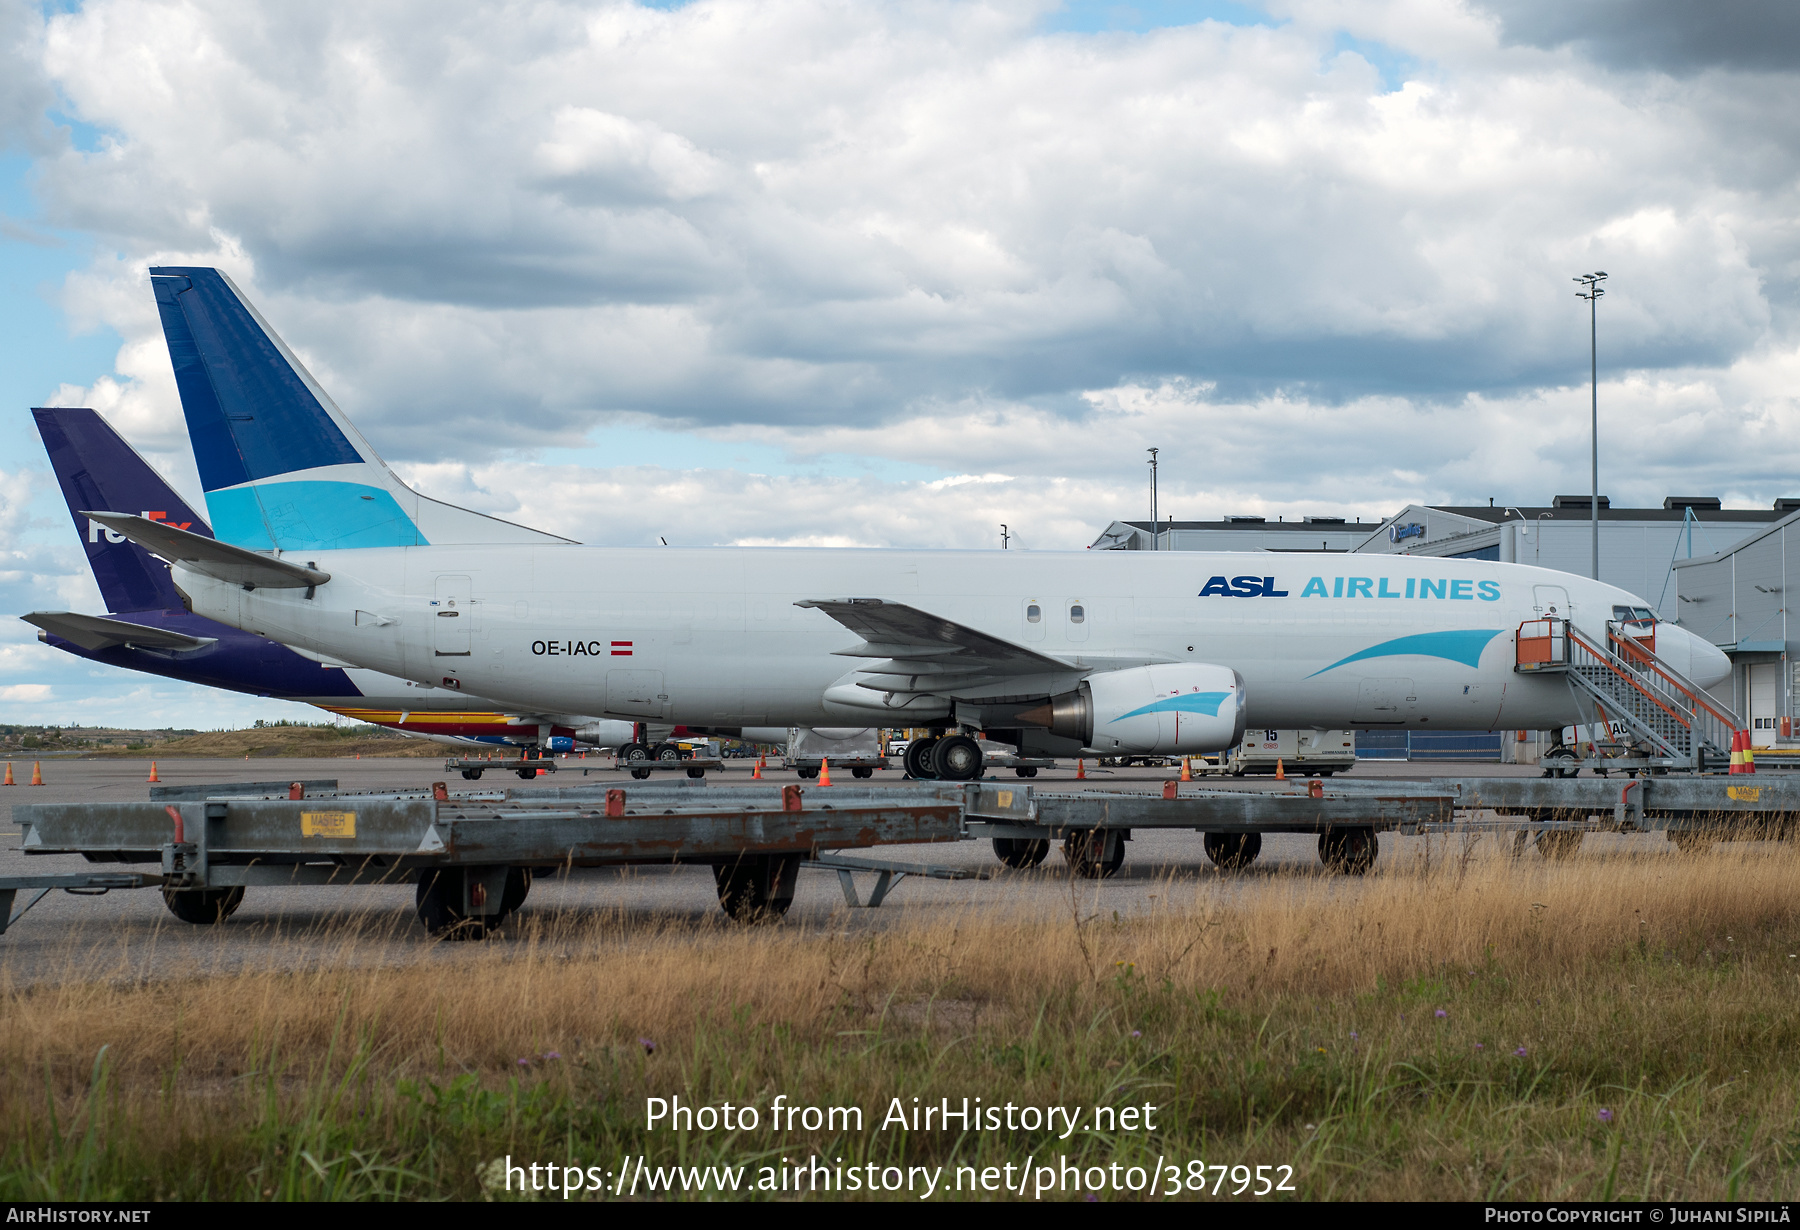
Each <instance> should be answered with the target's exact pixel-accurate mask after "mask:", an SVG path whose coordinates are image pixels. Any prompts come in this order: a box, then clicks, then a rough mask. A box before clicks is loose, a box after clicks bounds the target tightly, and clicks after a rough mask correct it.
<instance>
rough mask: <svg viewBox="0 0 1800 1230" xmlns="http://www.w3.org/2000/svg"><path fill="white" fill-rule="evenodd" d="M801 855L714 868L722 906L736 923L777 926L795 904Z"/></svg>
mask: <svg viewBox="0 0 1800 1230" xmlns="http://www.w3.org/2000/svg"><path fill="white" fill-rule="evenodd" d="M802 857H803V856H802V855H799V854H748V855H745V856H744V857H743V858H740V859H739V860H738V861H737V862H735V863H721V864H717V865H715V866H714V867H713V882H714V883H716V884H717V885H718V886H719V906H720V908H722V909H723V910H724V911H725V913H726V915H727V916H729V917H730V918H731V919H732V921H734V922H741V923H756V922H774V921H775V920H776V919H778V918H780V917H781V916H782V915H783V914H786V913H787V912H788V907H789V906H790V905H792V904H793V903H794V881H795V880H796V879H797V878H798V877H799V874H800V862H801V859H802Z"/></svg>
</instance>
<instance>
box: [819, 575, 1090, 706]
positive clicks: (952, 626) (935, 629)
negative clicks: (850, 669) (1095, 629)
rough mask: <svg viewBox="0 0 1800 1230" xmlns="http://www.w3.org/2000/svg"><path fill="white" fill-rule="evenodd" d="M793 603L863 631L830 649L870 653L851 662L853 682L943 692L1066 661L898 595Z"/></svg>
mask: <svg viewBox="0 0 1800 1230" xmlns="http://www.w3.org/2000/svg"><path fill="white" fill-rule="evenodd" d="M794 605H795V606H798V607H807V608H810V609H812V610H816V611H823V612H824V613H825V614H827V615H829V616H831V618H833V619H835V620H836V621H837V622H838V623H840V624H842V625H843V626H844V627H845V628H846V629H848V630H849V631H851V632H854V633H856V634H857V635H858V636H860V637H862V638H863V643H862V644H861V645H858V646H856V647H854V648H851V649H840V650H837V651H835V652H836V654H837V656H839V657H847V658H871V659H874V661H872V662H870V663H869V664H868V665H867V666H863V667H860V668H859V669H858V673H859V674H861V675H862V676H863V678H862V679H860V680H858V684H859V686H861V687H864V688H868V689H870V690H872V691H880V692H893V693H905V694H923V693H936V694H942V695H948V694H952V693H955V692H959V691H963V690H968V689H975V688H981V687H986V686H988V685H991V684H994V683H998V682H1002V681H1004V680H1006V679H1009V678H1014V677H1016V676H1020V675H1043V674H1047V673H1066V672H1068V671H1069V670H1070V669H1071V668H1070V666H1069V664H1068V663H1067V662H1064V661H1061V660H1059V659H1056V658H1052V657H1048V656H1046V655H1044V654H1041V653H1038V652H1036V651H1035V650H1031V649H1027V648H1025V646H1023V645H1019V644H1016V643H1014V642H1012V641H1008V640H1003V639H1002V638H1000V637H997V636H991V635H989V634H988V633H986V632H981V631H977V630H976V629H974V628H970V627H968V626H966V625H964V624H959V623H956V622H954V621H953V620H948V619H945V618H943V617H942V616H939V615H933V614H931V613H930V612H929V611H921V610H919V609H918V608H917V607H912V606H907V605H906V604H904V603H900V602H888V601H886V600H884V599H881V598H835V599H823V598H808V599H806V600H804V601H802V602H796V603H795V604H794Z"/></svg>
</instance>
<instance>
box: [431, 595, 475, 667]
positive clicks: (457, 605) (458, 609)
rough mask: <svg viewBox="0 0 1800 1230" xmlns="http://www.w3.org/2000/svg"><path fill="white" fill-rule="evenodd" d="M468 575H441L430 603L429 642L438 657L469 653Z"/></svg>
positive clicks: (455, 656)
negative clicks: (435, 594) (435, 593)
mask: <svg viewBox="0 0 1800 1230" xmlns="http://www.w3.org/2000/svg"><path fill="white" fill-rule="evenodd" d="M471 618H472V612H471V611H470V609H469V578H468V577H453V576H441V577H439V578H438V579H437V596H436V597H435V598H434V599H433V600H432V603H431V644H432V648H434V649H435V650H436V651H437V656H438V657H440V658H466V657H468V656H469V621H470V619H471Z"/></svg>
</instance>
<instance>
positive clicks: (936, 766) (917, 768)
mask: <svg viewBox="0 0 1800 1230" xmlns="http://www.w3.org/2000/svg"><path fill="white" fill-rule="evenodd" d="M905 761H906V775H907V776H908V777H910V778H913V779H915V780H918V781H943V782H972V781H974V780H975V779H977V778H979V777H980V776H981V771H982V769H983V768H984V767H986V759H985V758H984V757H983V756H982V753H981V744H979V743H977V742H975V740H973V739H971V738H969V736H967V735H945V736H943V737H941V738H931V739H914V740H913V741H912V742H911V743H909V744H907V745H906V756H905Z"/></svg>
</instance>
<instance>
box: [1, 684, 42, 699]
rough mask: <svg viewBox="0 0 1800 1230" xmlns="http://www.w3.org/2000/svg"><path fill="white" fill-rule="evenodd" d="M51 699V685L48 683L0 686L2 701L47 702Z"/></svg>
mask: <svg viewBox="0 0 1800 1230" xmlns="http://www.w3.org/2000/svg"><path fill="white" fill-rule="evenodd" d="M49 699H50V685H49V684H46V683H9V684H5V685H0V701H4V702H15V701H29V702H37V701H46V700H49Z"/></svg>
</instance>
